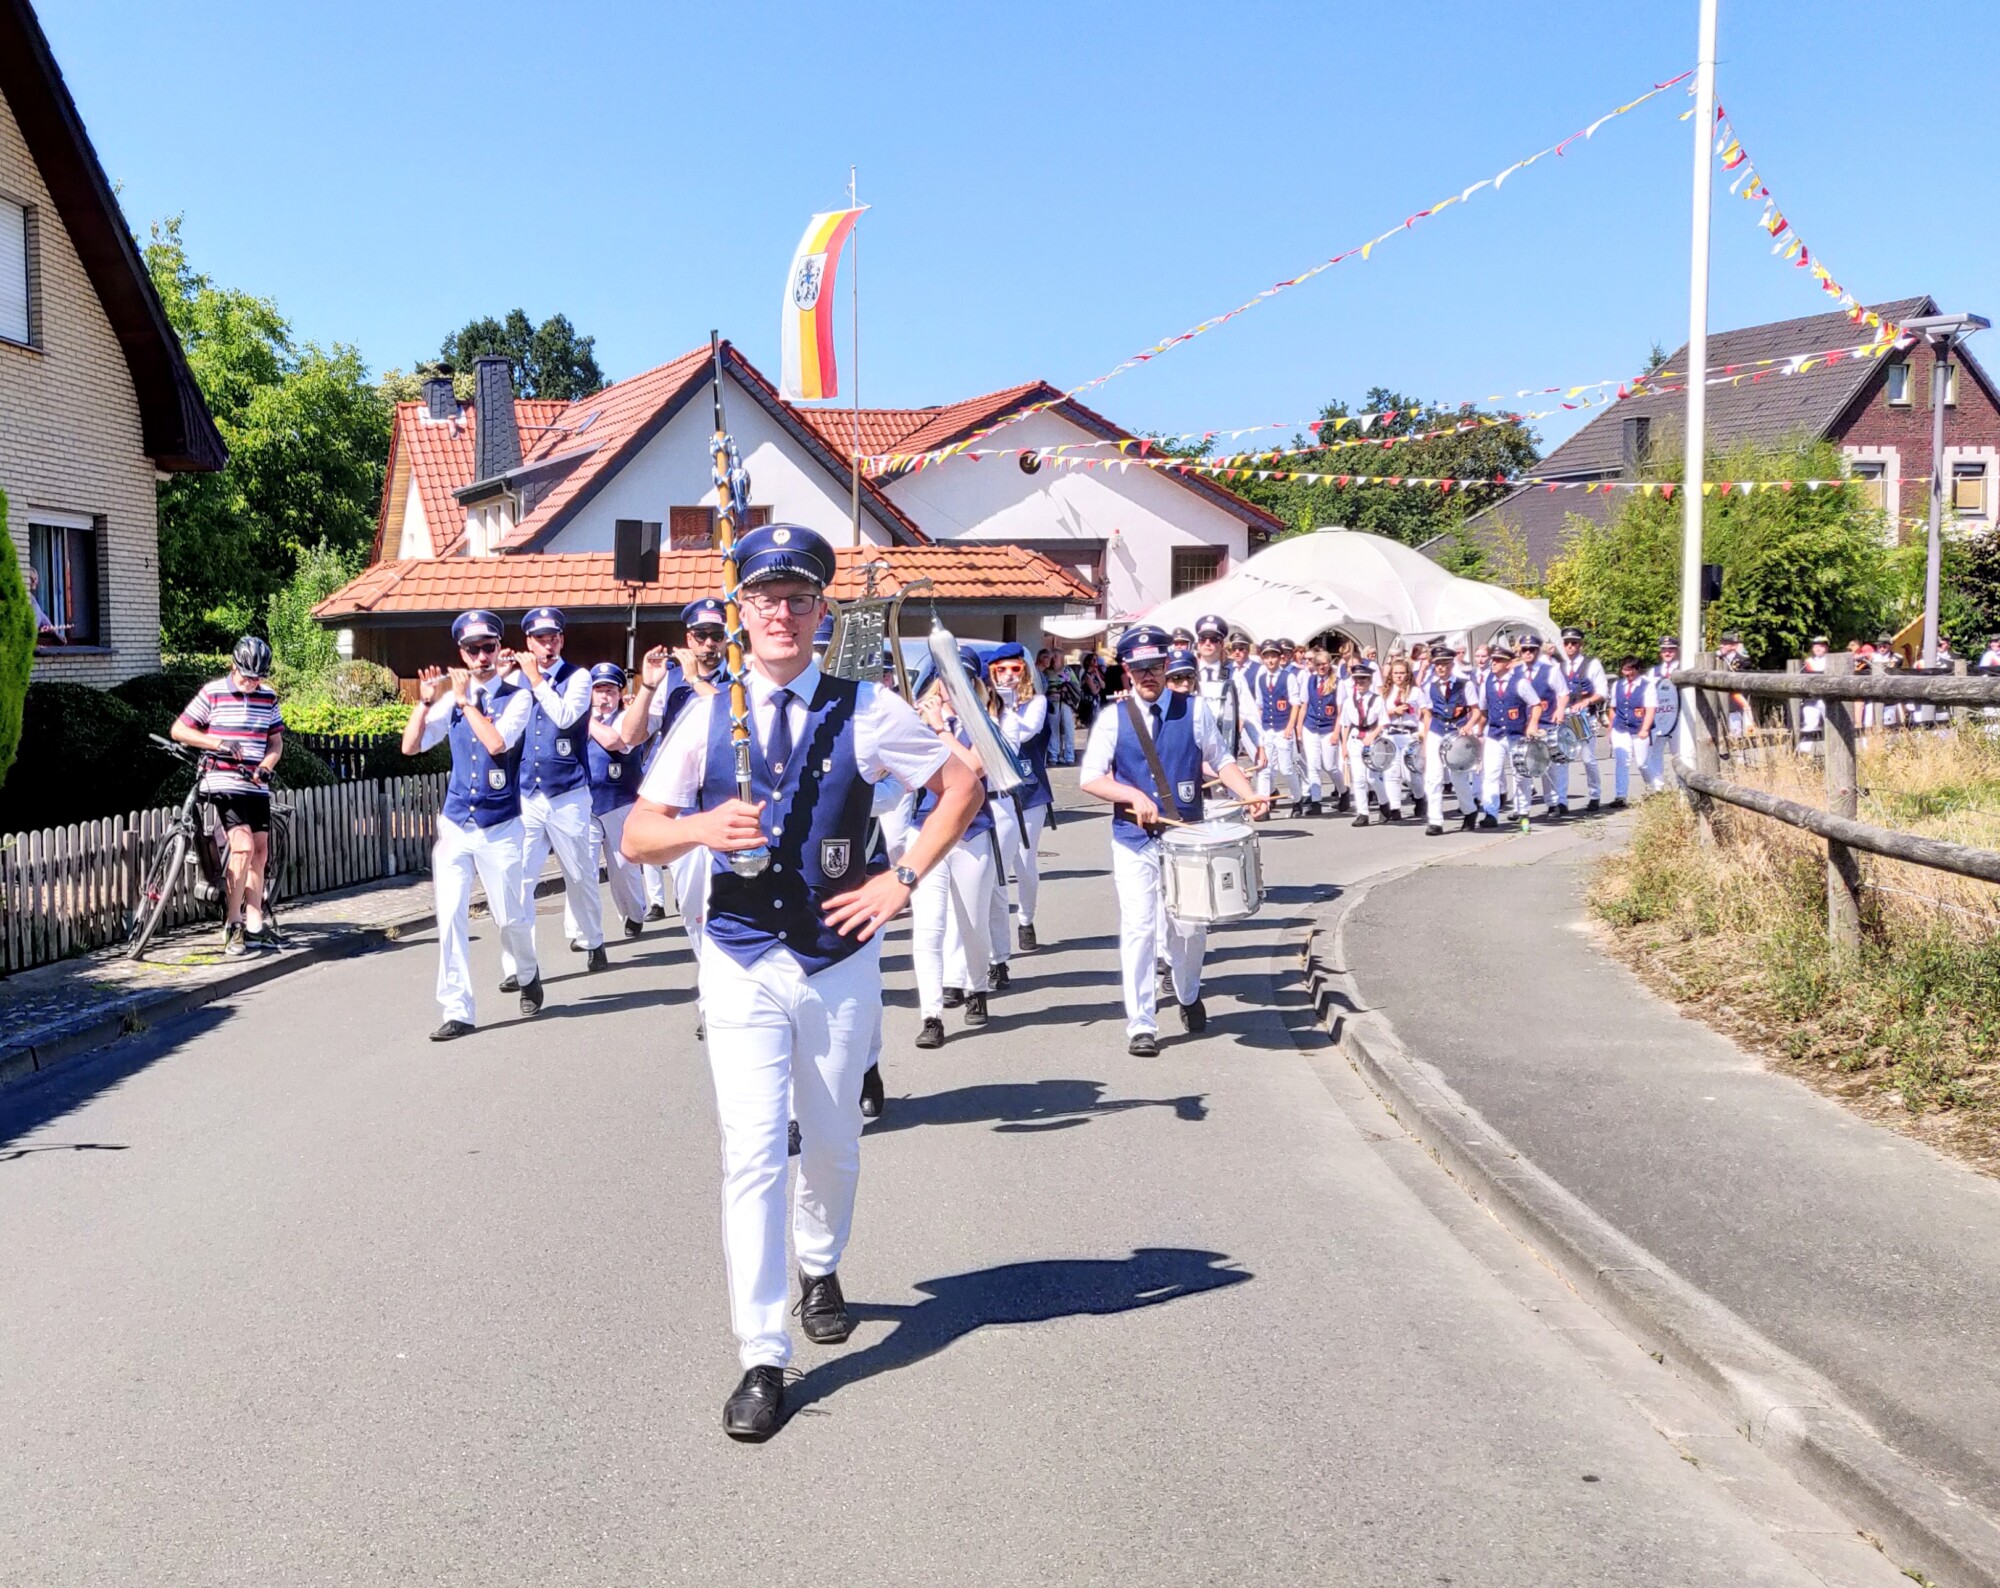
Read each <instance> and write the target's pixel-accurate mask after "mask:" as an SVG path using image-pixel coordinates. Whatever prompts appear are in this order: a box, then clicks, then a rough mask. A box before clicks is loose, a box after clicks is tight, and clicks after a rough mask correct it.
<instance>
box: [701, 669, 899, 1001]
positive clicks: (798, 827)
mask: <svg viewBox="0 0 2000 1588" xmlns="http://www.w3.org/2000/svg"><path fill="white" fill-rule="evenodd" d="M859 698H860V685H858V684H856V683H854V682H853V681H851V680H849V679H842V678H829V677H828V676H827V675H826V674H824V673H822V674H821V675H820V679H819V688H818V691H817V692H816V694H815V695H814V697H813V699H812V702H811V703H810V705H809V706H808V708H807V711H806V724H805V729H804V732H803V733H802V734H801V735H800V736H799V738H798V739H797V740H796V742H795V744H794V747H793V751H792V757H791V759H790V761H789V762H787V763H786V766H785V770H784V773H783V775H782V776H781V777H780V778H779V779H778V781H777V784H776V786H773V784H772V781H771V774H770V767H769V762H768V761H767V759H766V758H765V756H764V755H763V753H762V749H763V747H762V746H761V745H756V746H753V747H752V750H751V754H750V786H751V792H752V797H753V798H755V799H758V800H762V801H764V802H765V804H764V831H765V834H766V841H767V842H768V843H769V844H770V846H771V863H770V865H769V866H767V867H765V869H764V871H763V872H762V873H761V874H760V875H758V876H755V877H739V876H738V875H737V874H736V873H735V872H733V871H731V870H730V869H729V858H728V856H726V855H722V854H715V855H712V856H711V857H710V860H711V874H710V877H709V883H708V936H709V940H710V941H711V942H713V943H714V944H715V945H716V946H717V947H718V948H720V949H721V950H722V951H723V952H724V953H726V954H727V955H728V956H729V957H730V958H731V959H733V960H735V961H736V962H737V964H739V965H746V966H747V965H754V964H756V963H757V961H758V960H759V959H761V958H763V956H764V955H765V954H766V953H767V952H769V951H770V950H771V949H773V948H777V947H783V948H786V949H789V950H790V951H791V954H792V957H793V958H794V959H796V960H797V961H798V962H799V963H800V964H801V965H802V966H804V967H805V969H806V972H807V974H809V975H810V974H813V973H816V972H818V971H822V970H825V969H826V968H827V967H828V966H829V965H833V964H837V963H838V962H839V961H841V960H843V959H846V958H847V957H848V956H849V955H850V954H852V953H853V952H854V951H855V950H856V949H858V948H860V947H862V945H861V943H860V942H858V941H857V940H856V939H854V938H852V937H842V936H841V935H840V934H839V933H838V932H836V931H834V930H833V928H832V927H830V926H828V925H827V924H826V921H825V917H824V916H823V915H822V914H821V911H820V907H821V905H823V904H824V903H825V902H826V901H827V900H828V899H829V898H831V897H833V895H835V894H837V893H846V892H847V891H848V890H849V889H851V888H855V887H858V886H859V885H860V883H861V880H862V877H863V875H864V874H865V872H866V871H867V870H869V869H870V867H869V863H868V860H867V856H866V854H865V852H864V851H865V846H866V843H867V838H868V810H869V806H870V804H871V803H872V802H873V798H874V789H873V787H872V786H871V785H870V784H869V783H868V781H867V780H866V779H865V778H863V777H862V775H861V770H860V768H859V767H858V766H857V765H856V764H855V753H854V712H855V706H856V703H857V701H858V700H859ZM706 704H707V706H708V764H707V767H706V769H705V772H704V775H703V777H702V785H701V803H702V807H703V808H704V809H711V810H712V809H713V808H715V807H716V806H718V805H721V804H723V803H724V802H725V801H728V800H732V799H734V798H735V797H736V752H735V749H734V747H733V746H732V745H731V744H730V742H729V697H728V695H726V694H717V695H712V696H710V697H709V698H708V700H707V702H706Z"/></svg>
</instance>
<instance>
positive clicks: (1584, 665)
mask: <svg viewBox="0 0 2000 1588" xmlns="http://www.w3.org/2000/svg"><path fill="white" fill-rule="evenodd" d="M1562 675H1563V687H1564V688H1565V689H1567V690H1568V691H1569V702H1570V704H1571V705H1572V706H1574V705H1575V704H1576V703H1577V702H1578V701H1579V700H1581V699H1582V698H1583V697H1584V696H1585V695H1587V694H1589V693H1590V692H1591V687H1590V658H1589V657H1588V656H1581V655H1580V656H1578V657H1577V659H1576V666H1574V667H1565V668H1564V669H1563V670H1562Z"/></svg>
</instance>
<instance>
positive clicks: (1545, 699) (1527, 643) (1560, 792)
mask: <svg viewBox="0 0 2000 1588" xmlns="http://www.w3.org/2000/svg"><path fill="white" fill-rule="evenodd" d="M1520 651H1521V674H1522V676H1523V677H1525V678H1526V679H1527V680H1528V687H1529V688H1531V689H1532V690H1534V692H1535V696H1536V698H1537V699H1539V700H1540V701H1541V703H1542V729H1543V732H1544V733H1545V735H1546V736H1547V738H1548V740H1549V747H1550V749H1554V748H1555V729H1556V724H1557V723H1559V722H1561V721H1562V715H1563V706H1564V692H1563V682H1562V670H1561V669H1560V668H1558V667H1557V666H1556V664H1555V663H1554V662H1551V661H1545V660H1543V658H1542V637H1541V635H1539V634H1535V633H1532V632H1531V633H1528V634H1525V635H1523V636H1522V637H1521V644H1520ZM1568 780H1569V773H1568V771H1567V769H1566V768H1565V767H1564V766H1563V764H1562V763H1561V762H1560V761H1558V760H1556V759H1555V757H1554V756H1550V758H1549V764H1548V767H1547V769H1546V770H1544V771H1543V773H1542V776H1541V793H1542V808H1543V809H1544V810H1545V811H1547V813H1548V814H1549V815H1550V816H1551V817H1555V816H1565V815H1567V814H1568V812H1567V811H1566V810H1565V809H1564V808H1563V801H1564V798H1565V797H1566V788H1567V784H1568ZM1534 796H1535V790H1534V785H1533V783H1532V782H1531V783H1530V785H1529V789H1528V798H1529V799H1530V800H1532V799H1533V798H1534Z"/></svg>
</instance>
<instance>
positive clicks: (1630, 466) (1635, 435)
mask: <svg viewBox="0 0 2000 1588" xmlns="http://www.w3.org/2000/svg"><path fill="white" fill-rule="evenodd" d="M1652 431H1653V421H1652V420H1651V419H1643V418H1639V417H1637V416H1627V418H1626V420H1625V427H1624V436H1623V448H1622V451H1623V457H1622V458H1621V460H1620V461H1621V462H1622V464H1623V465H1624V467H1623V470H1622V472H1623V474H1624V476H1625V478H1626V479H1628V480H1636V479H1637V478H1638V477H1639V470H1640V469H1642V468H1644V467H1645V464H1646V458H1647V455H1648V454H1649V453H1650V452H1651V451H1652V449H1653V436H1652Z"/></svg>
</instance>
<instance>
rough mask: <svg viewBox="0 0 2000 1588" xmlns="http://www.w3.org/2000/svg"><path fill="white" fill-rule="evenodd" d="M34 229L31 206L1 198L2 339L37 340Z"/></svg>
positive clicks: (25, 342)
mask: <svg viewBox="0 0 2000 1588" xmlns="http://www.w3.org/2000/svg"><path fill="white" fill-rule="evenodd" d="M31 230H32V228H31V227H30V226H29V215H28V210H27V207H26V206H25V205H22V204H15V203H12V202H10V201H8V200H7V199H0V341H8V342H19V343H21V344H22V345H23V346H28V345H31V344H32V343H33V342H34V339H35V337H34V332H35V321H34V315H33V313H32V312H31V310H32V307H33V294H32V293H31V292H30V291H29V285H30V281H31V279H32V278H31V276H30V273H29V269H28V262H29V256H28V245H29V235H30V232H31Z"/></svg>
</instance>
